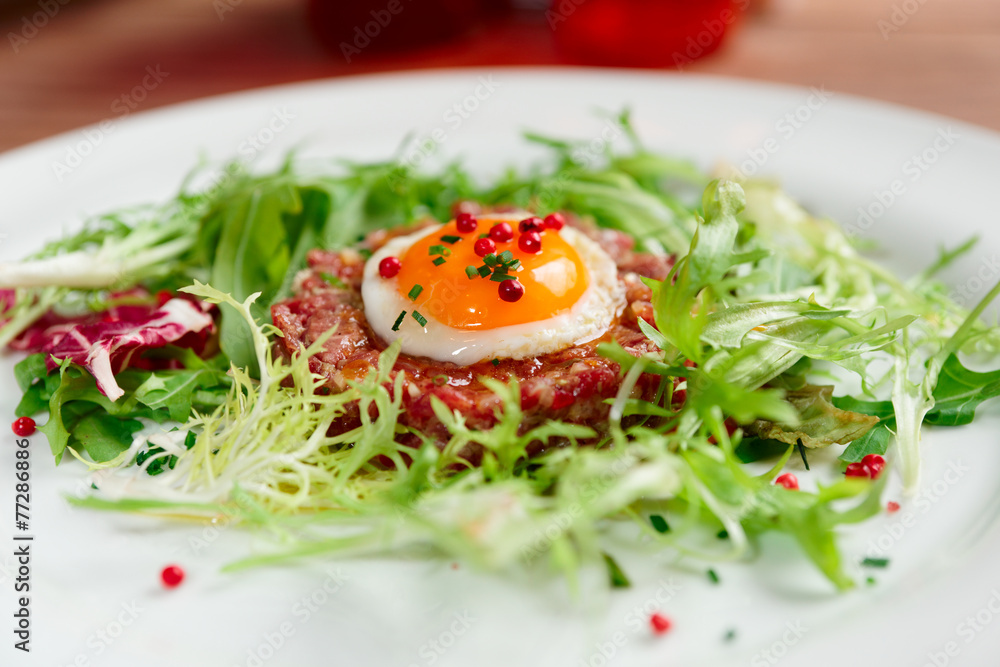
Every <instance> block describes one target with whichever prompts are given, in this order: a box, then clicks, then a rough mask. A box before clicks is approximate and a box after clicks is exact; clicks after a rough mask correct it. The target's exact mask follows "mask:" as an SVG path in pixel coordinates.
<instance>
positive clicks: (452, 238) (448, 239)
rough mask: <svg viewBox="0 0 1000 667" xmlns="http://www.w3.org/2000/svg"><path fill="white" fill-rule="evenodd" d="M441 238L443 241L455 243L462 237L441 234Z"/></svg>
mask: <svg viewBox="0 0 1000 667" xmlns="http://www.w3.org/2000/svg"><path fill="white" fill-rule="evenodd" d="M441 240H442V241H444V242H445V243H457V242H459V241H461V240H462V237H461V236H451V235H448V236H442V237H441Z"/></svg>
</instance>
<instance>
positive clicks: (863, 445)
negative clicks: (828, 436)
mask: <svg viewBox="0 0 1000 667" xmlns="http://www.w3.org/2000/svg"><path fill="white" fill-rule="evenodd" d="M895 423H896V421H895V420H894V419H893V420H889V421H883V422H879V423H878V424H876V425H875V426H873V427H872V429H871V430H870V431H868V432H867V433H865V434H864V435H863V436H861V437H860V438H858V439H857V440H855V441H854V442H852V443H851V444H850V445H849V446H848V447H847V449H845V450H844V453H843V454H841V455H840V460H841V461H846V462H848V463H857V462H858V461H860V460H861V459H863V458H865V457H866V456H868V455H869V454H879V455H882V454H885V452H886V450H887V449H888V448H889V436H890V435H891V433H890V430H889V429H891V428H892V427H893V426H894V425H895Z"/></svg>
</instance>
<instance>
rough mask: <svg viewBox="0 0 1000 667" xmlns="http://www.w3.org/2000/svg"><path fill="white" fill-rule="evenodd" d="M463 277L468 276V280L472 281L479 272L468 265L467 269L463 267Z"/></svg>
mask: <svg viewBox="0 0 1000 667" xmlns="http://www.w3.org/2000/svg"><path fill="white" fill-rule="evenodd" d="M465 275H467V276H469V280H472V279H473V278H475V277H476V276H478V275H479V270H478V269H477V268H476V267H474V266H472V265H471V264H469V265H468V266H467V267H465Z"/></svg>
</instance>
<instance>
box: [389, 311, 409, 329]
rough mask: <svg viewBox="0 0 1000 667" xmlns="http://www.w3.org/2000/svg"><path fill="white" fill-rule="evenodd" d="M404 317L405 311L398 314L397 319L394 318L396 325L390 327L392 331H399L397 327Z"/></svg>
mask: <svg viewBox="0 0 1000 667" xmlns="http://www.w3.org/2000/svg"><path fill="white" fill-rule="evenodd" d="M404 317H406V311H405V310H404V311H403V312H401V313H400V314H399V317H397V318H396V323H395V324H393V325H392V330H393V331H399V325H400V324H402V323H403V318H404Z"/></svg>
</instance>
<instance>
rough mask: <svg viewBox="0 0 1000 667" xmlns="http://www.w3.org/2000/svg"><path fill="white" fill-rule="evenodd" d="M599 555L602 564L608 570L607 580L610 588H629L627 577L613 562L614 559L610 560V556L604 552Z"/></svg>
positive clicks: (629, 583)
mask: <svg viewBox="0 0 1000 667" xmlns="http://www.w3.org/2000/svg"><path fill="white" fill-rule="evenodd" d="M601 555H602V556H604V564H605V565H606V566H607V568H608V579H609V580H610V582H611V587H612V588H628V587H629V586H631V585H632V582H631V581H629V580H628V577H627V576H625V573H624V572H622V569H621V567H619V566H618V563H616V562H615V559H614V558H612V557H611V555H610V554H608V553H605V552H602V553H601Z"/></svg>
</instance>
